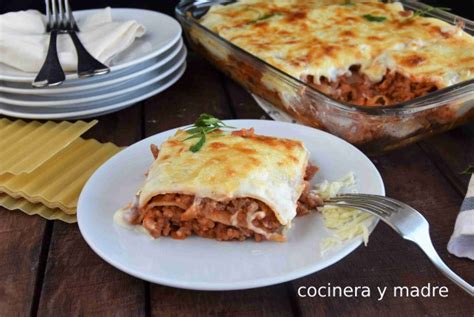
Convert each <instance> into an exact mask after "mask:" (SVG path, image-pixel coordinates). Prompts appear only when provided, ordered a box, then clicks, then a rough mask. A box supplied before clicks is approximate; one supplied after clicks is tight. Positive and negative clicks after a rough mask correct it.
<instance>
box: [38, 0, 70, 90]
mask: <svg viewBox="0 0 474 317" xmlns="http://www.w3.org/2000/svg"><path fill="white" fill-rule="evenodd" d="M45 2H46V19H47V20H48V21H47V24H46V31H47V32H49V33H50V36H49V46H48V52H47V54H46V59H45V61H44V63H43V66H42V67H41V69H40V71H39V73H38V75H36V78H35V80H34V81H33V83H32V85H33V87H46V86H56V85H60V84H61V83H62V82H63V81H64V80H65V79H66V77H65V75H64V72H63V69H62V67H61V63H60V62H59V57H58V51H57V48H56V42H57V37H58V31H59V16H58V11H57V7H56V3H55V0H51V4H50V3H49V0H46V1H45Z"/></svg>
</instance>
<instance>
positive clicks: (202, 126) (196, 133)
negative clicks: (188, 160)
mask: <svg viewBox="0 0 474 317" xmlns="http://www.w3.org/2000/svg"><path fill="white" fill-rule="evenodd" d="M221 128H228V129H233V128H234V127H231V126H228V125H226V124H225V123H224V122H222V121H221V120H219V119H218V118H216V117H214V116H212V115H210V114H207V113H202V114H201V115H200V116H199V118H198V119H197V120H196V122H195V123H194V124H193V125H192V126H191V127H190V128H188V129H186V130H185V131H186V132H187V133H188V134H190V136H189V137H187V138H186V139H184V140H183V141H186V140H190V139H199V141H197V143H196V144H194V145H192V146H191V147H190V148H189V150H190V151H191V152H193V153H196V152H198V151H199V150H200V149H201V148H202V146H203V145H204V143H205V142H206V134H209V133H211V132H213V131H215V130H217V129H221Z"/></svg>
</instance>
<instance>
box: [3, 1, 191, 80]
mask: <svg viewBox="0 0 474 317" xmlns="http://www.w3.org/2000/svg"><path fill="white" fill-rule="evenodd" d="M100 10H103V9H87V10H77V11H73V13H74V14H75V15H76V18H79V16H77V15H83V14H88V13H93V12H94V11H100ZM111 10H112V17H113V15H114V12H116V13H117V14H121V12H131V11H135V12H136V13H138V12H140V11H141V12H144V13H145V14H150V15H153V14H156V15H160V16H161V17H164V18H165V19H168V20H169V22H170V23H173V24H175V26H177V27H178V29H179V32H178V34H177V35H176V36H175V37H174V38H173V39H171V40H170V42H169V43H168V44H166V45H163V46H162V47H161V48H160V49H158V50H155V51H151V52H149V53H148V54H145V55H143V56H142V57H140V58H137V59H135V60H133V61H129V62H127V63H123V64H118V65H112V66H111V67H110V71H117V70H120V69H123V68H127V67H131V66H133V65H137V64H139V63H141V62H144V61H146V60H148V59H150V58H153V57H155V56H157V55H159V54H161V53H163V52H165V51H166V50H168V49H169V48H170V47H172V46H173V45H174V44H176V42H177V41H179V39H180V38H181V34H182V29H181V25H180V24H179V23H178V22H177V21H176V20H175V19H173V18H172V17H170V16H168V15H166V14H164V13H161V12H157V11H152V10H146V9H137V8H111ZM147 32H149V28H147ZM25 74H29V75H24V76H11V75H5V74H1V73H0V80H4V81H10V82H31V81H33V80H34V79H35V77H36V74H33V73H26V72H25ZM76 78H78V76H77V74H76V73H68V74H66V80H67V79H76Z"/></svg>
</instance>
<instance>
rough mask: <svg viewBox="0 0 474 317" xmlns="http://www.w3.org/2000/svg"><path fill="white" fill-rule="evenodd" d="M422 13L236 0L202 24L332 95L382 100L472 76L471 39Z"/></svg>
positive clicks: (350, 1)
mask: <svg viewBox="0 0 474 317" xmlns="http://www.w3.org/2000/svg"><path fill="white" fill-rule="evenodd" d="M431 10H436V9H435V8H432V9H431ZM424 13H426V12H412V11H409V10H405V9H404V7H403V5H402V4H401V3H398V2H394V3H382V2H379V1H374V0H366V1H358V0H309V1H299V0H270V1H267V0H240V1H237V2H235V3H232V4H227V5H216V6H213V7H211V9H210V10H209V12H208V13H206V14H205V15H204V16H203V17H202V18H201V19H200V23H201V24H202V25H203V26H205V27H206V28H208V29H210V30H212V31H213V32H215V33H217V34H218V35H219V36H221V37H223V38H224V39H226V40H228V41H230V42H231V43H233V44H235V45H236V46H238V47H240V48H242V49H244V50H246V51H247V52H249V53H251V54H253V55H254V56H256V57H258V58H260V59H261V60H264V61H265V62H267V63H269V64H271V65H273V66H275V67H276V68H278V69H280V70H282V71H284V72H286V73H287V74H289V75H291V76H293V77H295V78H298V79H300V80H301V81H304V82H306V83H307V84H309V85H311V86H313V87H315V88H316V89H318V90H319V91H321V92H323V93H325V94H327V95H329V96H331V97H333V98H334V99H336V100H339V101H343V102H347V103H351V104H356V105H364V106H380V105H390V104H396V103H399V102H404V101H408V100H411V99H413V98H416V97H419V96H423V95H425V94H427V93H429V92H432V91H435V90H438V89H441V88H444V87H447V86H451V85H454V84H456V83H459V82H462V81H466V80H470V79H473V78H474V38H473V37H472V36H471V35H469V34H468V33H466V32H464V31H463V29H462V28H463V25H462V23H458V25H455V26H454V25H451V24H448V23H446V22H443V21H441V20H439V19H435V18H429V17H424V16H423V14H424Z"/></svg>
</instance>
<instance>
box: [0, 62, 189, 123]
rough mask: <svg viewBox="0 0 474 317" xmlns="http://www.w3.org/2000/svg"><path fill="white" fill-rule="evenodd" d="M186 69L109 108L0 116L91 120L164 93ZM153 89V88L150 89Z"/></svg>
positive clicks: (4, 113) (19, 112)
mask: <svg viewBox="0 0 474 317" xmlns="http://www.w3.org/2000/svg"><path fill="white" fill-rule="evenodd" d="M186 67H187V65H186V61H185V62H184V63H183V64H182V65H181V69H179V70H178V71H177V73H176V75H175V76H174V77H172V78H170V79H169V81H167V82H166V83H164V84H163V85H161V86H159V87H156V88H155V89H152V90H150V91H148V92H147V93H144V94H142V95H140V96H138V97H135V98H132V99H124V100H123V101H119V102H113V103H112V104H111V105H108V106H104V107H100V108H93V109H86V110H80V111H69V112H68V111H66V112H59V113H34V112H21V111H14V110H5V109H0V114H2V115H5V116H10V117H15V118H21V119H38V120H47V119H68V118H71V119H72V118H74V119H80V118H89V117H92V116H94V115H105V114H108V113H112V112H116V111H119V110H122V109H125V108H127V107H129V106H132V105H133V104H136V103H137V102H140V101H142V100H145V99H147V98H149V97H151V96H154V95H156V94H158V93H161V92H163V91H164V90H166V89H168V88H169V87H171V86H172V85H174V84H175V83H176V82H177V81H178V80H179V79H180V78H181V77H182V76H183V74H184V72H185V71H186ZM152 87H153V86H151V87H150V88H152Z"/></svg>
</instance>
